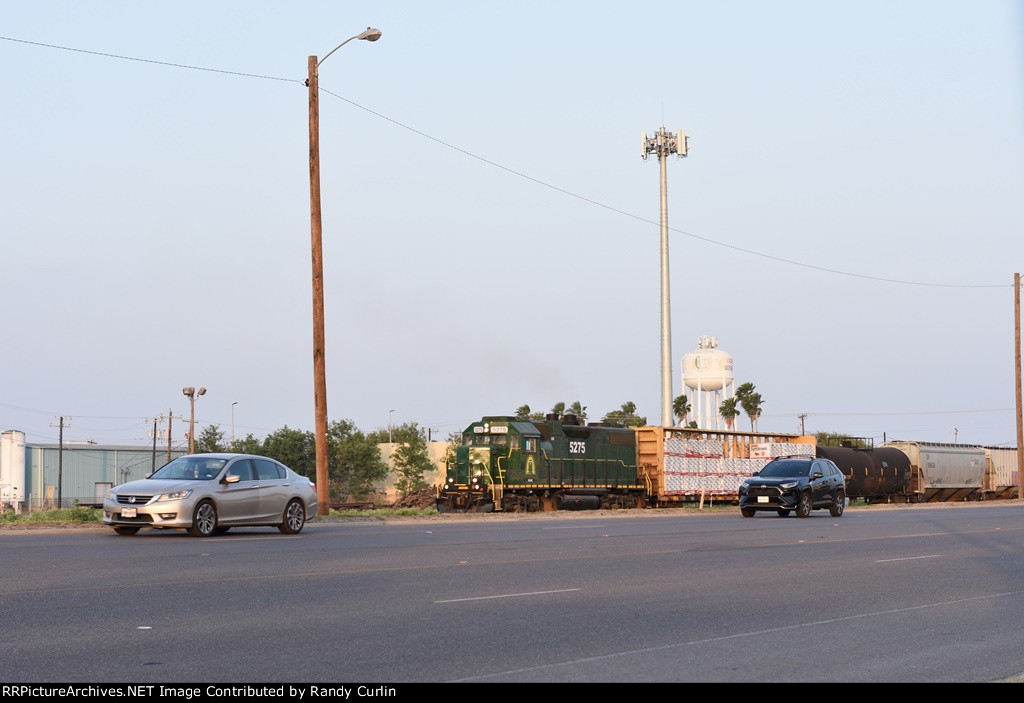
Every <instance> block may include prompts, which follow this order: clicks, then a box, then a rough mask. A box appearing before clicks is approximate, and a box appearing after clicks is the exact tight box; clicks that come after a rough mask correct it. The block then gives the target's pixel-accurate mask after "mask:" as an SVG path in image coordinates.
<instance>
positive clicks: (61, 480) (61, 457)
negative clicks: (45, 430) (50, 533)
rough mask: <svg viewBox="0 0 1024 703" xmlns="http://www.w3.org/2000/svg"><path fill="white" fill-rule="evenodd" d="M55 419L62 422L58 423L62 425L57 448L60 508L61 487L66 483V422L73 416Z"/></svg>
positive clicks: (59, 505)
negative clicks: (58, 447)
mask: <svg viewBox="0 0 1024 703" xmlns="http://www.w3.org/2000/svg"><path fill="white" fill-rule="evenodd" d="M55 419H57V420H58V421H59V423H60V424H59V425H57V426H59V427H60V435H59V437H60V449H58V450H57V507H58V508H60V507H61V500H62V499H63V495H62V492H61V487H62V486H63V485H64V422H65V421H67V422H71V418H70V417H60V418H55ZM50 427H54V425H50Z"/></svg>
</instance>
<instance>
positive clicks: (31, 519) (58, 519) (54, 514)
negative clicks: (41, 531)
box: [0, 505, 103, 525]
mask: <svg viewBox="0 0 1024 703" xmlns="http://www.w3.org/2000/svg"><path fill="white" fill-rule="evenodd" d="M102 520H103V511H102V510H101V509H100V508H88V507H85V506H83V505H76V506H74V507H71V508H53V509H51V510H33V511H31V512H29V513H28V514H25V515H19V514H18V513H15V512H14V511H13V510H5V511H4V512H2V513H0V524H4V525H68V524H75V525H85V524H93V523H95V524H99V523H100V522H101V521H102Z"/></svg>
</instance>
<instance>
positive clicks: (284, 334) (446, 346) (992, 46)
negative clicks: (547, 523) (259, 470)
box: [0, 0, 1024, 445]
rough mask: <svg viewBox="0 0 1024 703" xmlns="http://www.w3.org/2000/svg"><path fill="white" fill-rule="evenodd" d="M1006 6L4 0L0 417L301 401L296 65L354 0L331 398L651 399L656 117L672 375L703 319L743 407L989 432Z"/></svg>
mask: <svg viewBox="0 0 1024 703" xmlns="http://www.w3.org/2000/svg"><path fill="white" fill-rule="evenodd" d="M1022 8H1024V5H1022V3H1020V2H1014V1H1011V0H1005V1H998V0H975V1H971V2H968V1H966V0H959V1H949V0H947V1H941V0H912V1H899V0H897V1H892V0H886V1H884V2H881V1H873V0H857V1H856V2H853V1H849V2H827V3H824V2H818V1H810V0H809V1H806V2H803V1H791V0H790V1H787V0H782V1H778V2H754V1H749V2H747V1H739V0H736V1H725V2H681V1H678V0H676V1H672V2H650V3H645V4H641V5H633V4H629V3H620V2H614V3H613V2H593V1H588V2H531V1H527V2H514V3H512V2H506V3H493V2H492V3H469V2H446V1H443V0H441V1H439V2H431V3H423V2H410V1H395V2H388V3H378V2H345V3H338V2H296V3H287V4H282V3H272V2H216V3H210V2H191V1H182V2H175V3H170V4H166V3H165V4H158V5H154V4H152V3H135V2H100V1H96V2H88V3H82V2H75V1H60V2H56V1H55V2H49V1H47V0H40V1H39V2H33V3H6V4H4V5H3V7H2V8H0V35H2V36H3V39H2V40H0V62H2V63H3V66H4V70H3V71H2V72H0V90H2V95H3V109H2V111H0V116H2V127H3V129H2V134H3V137H2V139H3V168H2V169H0V178H2V183H0V186H2V187H0V233H2V242H3V255H2V259H0V260H2V261H3V267H2V269H0V299H2V300H3V302H4V323H3V325H2V330H3V334H2V335H0V359H2V369H3V376H2V378H3V381H2V387H0V429H3V430H7V429H17V430H22V431H24V432H25V433H26V435H27V440H28V441H29V442H32V443H38V442H50V441H53V442H55V441H56V440H57V434H58V431H57V429H56V428H55V427H54V426H53V425H55V424H56V418H57V417H59V416H61V415H64V416H70V417H72V418H73V420H72V422H71V423H70V427H69V428H68V429H66V430H65V433H64V438H65V440H70V441H84V440H89V439H91V440H95V441H97V442H100V443H135V442H141V443H145V442H147V441H149V440H148V439H147V431H148V430H149V428H150V425H149V424H148V423H147V422H146V420H147V418H152V417H154V416H157V415H166V414H167V413H168V411H172V412H173V413H174V414H175V415H178V416H185V417H187V415H188V402H187V399H186V398H185V397H184V396H183V395H182V393H181V388H182V387H183V386H205V387H206V388H207V389H208V392H207V394H206V395H205V396H203V397H202V398H200V399H198V400H197V402H196V418H197V423H198V424H199V428H202V427H203V426H205V425H207V424H211V423H214V424H218V425H219V426H220V428H221V429H222V430H224V431H225V432H226V433H227V434H230V431H231V419H232V414H231V408H232V403H237V405H235V406H234V408H235V433H236V435H239V436H241V435H245V434H247V433H250V432H251V433H253V434H254V435H256V436H257V437H262V436H263V435H265V434H267V433H268V432H272V431H274V430H276V429H279V428H281V427H283V426H285V425H287V426H289V427H292V428H299V429H305V430H312V429H313V410H314V408H313V372H312V351H311V348H312V324H311V320H312V305H311V294H310V236H309V180H308V144H307V138H308V134H307V125H308V114H307V93H306V88H305V87H304V86H303V80H304V78H305V75H306V59H307V56H309V55H310V54H315V55H319V56H323V55H325V54H327V53H328V52H329V51H330V50H331V49H333V48H334V47H335V46H337V45H338V44H339V43H341V42H342V41H344V40H345V39H347V38H348V37H350V36H353V35H355V34H357V33H359V32H360V31H362V30H363V29H364V28H365V27H367V26H368V25H372V26H374V27H378V28H380V29H381V30H382V32H383V36H382V38H381V39H380V41H378V42H376V43H372V44H371V43H369V42H351V43H349V44H347V45H346V46H345V47H344V48H342V49H341V50H339V51H338V52H337V53H335V54H334V55H332V56H331V57H330V58H329V59H328V60H327V61H326V62H325V63H324V64H323V65H322V66H321V68H320V86H321V90H322V93H321V162H322V179H323V180H322V183H323V185H322V188H323V218H324V257H325V273H324V277H325V297H326V301H325V307H326V314H327V341H326V351H327V355H326V359H327V383H328V394H327V400H328V409H329V416H330V418H331V419H332V420H334V419H342V418H347V419H351V420H353V421H354V422H355V423H356V425H357V426H359V427H360V428H361V429H364V430H367V431H370V430H374V429H377V428H381V427H387V424H388V420H389V418H390V419H392V420H393V421H394V422H395V424H400V423H403V422H409V421H414V422H417V423H419V424H420V425H421V426H422V427H424V428H431V429H433V430H434V433H433V434H434V436H435V437H437V436H446V435H447V434H448V433H449V432H451V431H452V430H456V429H461V428H463V427H464V426H465V425H467V424H468V423H469V422H471V421H472V420H473V419H475V418H478V417H479V416H481V415H484V414H502V413H511V412H513V411H514V410H515V409H516V408H517V407H518V406H520V405H523V404H529V405H530V406H531V407H532V408H533V409H534V410H548V409H550V408H551V406H552V405H554V404H555V403H557V402H559V401H562V402H565V403H567V404H568V403H572V402H573V401H576V400H579V401H581V402H582V403H583V404H584V405H586V406H587V408H588V412H589V414H590V415H591V418H592V419H597V418H600V416H601V415H603V414H604V413H605V412H608V411H610V410H614V409H617V408H619V407H620V406H621V404H622V403H624V402H626V401H632V402H635V403H636V404H637V406H638V409H639V412H640V414H642V415H646V416H647V417H648V419H649V421H650V422H652V423H655V424H656V423H658V422H659V421H660V397H661V396H660V393H661V389H660V382H661V376H660V343H659V334H660V318H659V311H660V307H659V306H660V302H659V275H660V274H659V225H658V213H659V210H658V208H659V190H658V166H657V162H656V161H655V160H649V161H643V160H641V158H640V133H641V131H647V132H648V133H651V132H653V131H654V130H656V129H657V128H658V127H660V126H662V125H664V126H665V127H667V128H668V129H670V130H677V129H683V130H685V131H686V133H687V134H688V135H689V137H690V155H689V157H688V158H686V159H676V158H674V157H673V158H672V160H671V161H670V162H669V164H668V192H669V206H668V209H669V225H670V227H671V228H672V233H671V244H670V254H671V272H672V282H671V286H672V301H671V303H672V342H673V356H674V364H673V382H674V386H675V387H674V388H673V395H676V394H678V393H679V392H681V383H682V378H681V370H680V359H681V358H682V356H683V355H684V354H685V353H686V352H688V351H692V350H693V349H695V348H696V341H697V339H698V338H699V337H702V336H704V335H708V336H716V337H718V339H719V344H720V347H721V348H722V349H723V350H725V351H727V352H729V353H730V354H731V355H732V357H733V361H734V369H735V375H736V378H737V381H738V382H752V383H754V384H755V385H756V387H757V390H758V391H759V392H761V394H762V396H763V398H764V400H765V403H764V408H763V409H764V415H763V416H762V419H761V421H760V428H761V429H762V430H772V431H778V432H795V431H797V429H798V428H799V419H798V415H800V414H804V413H805V414H806V415H807V417H806V420H805V423H806V429H807V430H808V431H811V432H816V431H822V430H824V431H833V432H846V433H849V434H854V435H858V436H869V437H874V438H875V440H876V442H880V441H881V440H882V439H883V438H889V439H894V438H895V439H914V440H930V441H948V442H951V441H953V440H954V437H956V438H957V439H958V440H959V441H960V442H969V443H984V444H1008V445H1012V444H1013V443H1014V438H1015V432H1016V430H1015V424H1014V411H1013V407H1014V373H1013V371H1014V367H1013V352H1014V347H1013V292H1012V283H1013V274H1014V273H1015V272H1022V271H1024V236H1022V233H1024V9H1022ZM43 45H49V46H43ZM56 47H64V48H63V49H62V48H56ZM67 49H74V50H75V51H69V50H67ZM190 67H191V68H190ZM196 69H208V70H196ZM391 410H394V412H393V413H390V412H389V411H391ZM745 426H746V420H745V418H741V421H740V427H741V428H743V427H745ZM183 427H184V424H183V423H180V422H179V421H176V422H175V430H176V432H175V434H176V435H178V436H180V435H179V432H178V431H179V430H180V429H182V428H183ZM954 428H955V429H954Z"/></svg>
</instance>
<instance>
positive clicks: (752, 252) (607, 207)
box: [0, 36, 1012, 288]
mask: <svg viewBox="0 0 1024 703" xmlns="http://www.w3.org/2000/svg"><path fill="white" fill-rule="evenodd" d="M0 39H3V40H5V41H11V42H17V43H21V44H28V45H32V46H39V47H44V48H48V49H59V50H62V51H72V52H77V53H82V54H90V55H94V56H102V57H105V58H112V59H120V60H124V61H137V62H140V63H149V64H155V65H158V66H167V67H171V68H183V69H188V70H193V71H206V72H210V73H220V74H225V75H229V76H241V77H245V78H257V79H262V80H272V81H281V82H287V83H298V84H300V85H305V83H306V81H305V80H304V79H296V78H282V77H279V76H267V75H263V74H258V73H246V72H242V71H228V70H224V69H218V68H209V67H204V66H193V65H189V64H182V63H174V62H170V61H157V60H154V59H143V58H138V57H134V56H124V55H121V54H113V53H109V52H102V51H90V50H86V49H77V48H73V47H67V46H60V45H57V44H47V43H43V42H34V41H27V40H25V39H16V38H13V37H5V36H0ZM320 92H321V93H326V94H327V95H330V96H332V97H334V98H336V99H338V100H341V101H343V102H345V103H348V104H349V105H351V106H352V107H355V108H357V109H359V110H363V111H364V112H366V113H368V114H371V115H373V116H374V117H377V118H379V119H381V120H384V121H386V122H389V123H391V124H393V125H395V126H397V127H401V128H402V129H405V130H407V131H409V132H412V133H413V134H416V135H417V136H420V137H423V138H424V139H428V140H430V141H432V142H434V143H436V144H439V145H441V146H444V147H446V148H448V149H452V150H453V151H457V152H459V153H460V154H463V155H464V156H468V157H470V158H472V159H476V160H477V161H480V162H482V163H485V164H487V165H489V166H493V167H494V168H497V169H500V170H502V171H505V172H506V173H509V174H511V175H514V176H516V177H518V178H522V179H524V180H527V181H530V182H531V183H535V184H536V185H539V186H542V187H544V188H548V189H550V190H554V191H555V192H558V193H561V194H563V195H566V196H569V197H571V198H575V199H577V200H580V201H582V202H585V203H588V204H590V205H593V206H595V207H599V208H602V209H604V210H607V211H609V212H614V213H616V214H618V215H622V216H623V217H628V218H630V219H633V220H636V221H638V222H643V223H644V224H649V225H654V226H660V223H659V222H656V221H654V220H651V219H649V218H646V217H643V216H642V215H637V214H635V213H631V212H628V211H626V210H623V209H621V208H617V207H615V206H612V205H608V204H607V203H602V202H600V201H598V200H594V199H593V198H588V197H587V196H585V195H580V194H579V193H575V192H573V191H571V190H568V189H566V188H562V187H560V186H557V185H554V184H552V183H548V182H547V181H543V180H541V179H539V178H536V177H534V176H531V175H529V174H527V173H524V172H522V171H519V170H516V169H514V168H511V167H509V166H505V165H504V164H501V163H498V162H497V161H494V160H492V159H488V158H487V157H484V156H480V155H479V154H476V153H474V152H472V151H469V150H468V149H463V148H462V147H459V146H456V145H455V144H452V143H450V142H447V141H445V140H443V139H440V138H438V137H435V136H433V135H430V134H427V133H426V132H424V131H422V130H419V129H416V128H415V127H412V126H410V125H407V124H405V123H403V122H401V121H399V120H396V119H394V118H391V117H388V116H387V115H385V114H383V113H380V112H378V111H376V110H373V109H371V108H368V107H366V106H365V105H361V104H359V103H357V102H355V101H354V100H351V99H349V98H346V97H344V96H342V95H338V94H337V93H334V92H332V91H330V90H327V89H325V88H323V87H322V86H321V87H320ZM668 230H669V231H671V232H674V233H676V234H680V235H683V236H685V237H690V238H691V239H696V240H698V241H701V242H705V243H706V244H710V245H713V246H718V247H723V248H725V249H731V250H732V251H737V252H741V253H744V254H748V255H750V256H756V257H760V258H763V259H769V260H771V261H777V262H779V263H782V264H788V265H790V266H798V267H801V268H806V269H811V270H814V271H821V272H823V273H831V274H835V275H838V276H846V277H850V278H859V279H864V280H869V281H878V282H880V283H895V284H899V285H909V286H924V287H933V288H1012V284H1009V283H1006V284H1003V283H992V284H961V283H934V282H928V281H911V280H906V279H898V278H888V277H885V276H873V275H870V274H864V273H855V272H852V271H843V270H841V269H835V268H830V267H827V266H819V265H817V264H809V263H806V262H802V261H797V260H795V259H787V258H785V257H781V256H775V255H774V254H767V253H765V252H761V251H757V250H754V249H748V248H746V247H741V246H737V245H735V244H728V243H726V242H720V241H718V240H715V239H712V238H710V237H705V236H702V235H699V234H694V233H693V232H687V231H685V230H681V229H678V228H676V227H668Z"/></svg>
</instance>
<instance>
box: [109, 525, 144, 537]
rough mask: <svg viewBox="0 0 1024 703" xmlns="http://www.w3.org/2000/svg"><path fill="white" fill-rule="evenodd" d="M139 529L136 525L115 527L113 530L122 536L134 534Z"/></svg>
mask: <svg viewBox="0 0 1024 703" xmlns="http://www.w3.org/2000/svg"><path fill="white" fill-rule="evenodd" d="M138 531H139V528H138V527H115V528H114V532H116V533H117V534H119V535H122V536H128V535H134V534H135V533H136V532H138Z"/></svg>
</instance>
